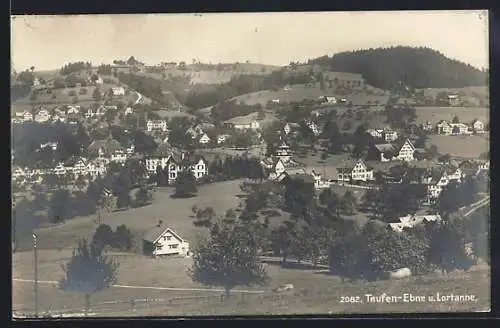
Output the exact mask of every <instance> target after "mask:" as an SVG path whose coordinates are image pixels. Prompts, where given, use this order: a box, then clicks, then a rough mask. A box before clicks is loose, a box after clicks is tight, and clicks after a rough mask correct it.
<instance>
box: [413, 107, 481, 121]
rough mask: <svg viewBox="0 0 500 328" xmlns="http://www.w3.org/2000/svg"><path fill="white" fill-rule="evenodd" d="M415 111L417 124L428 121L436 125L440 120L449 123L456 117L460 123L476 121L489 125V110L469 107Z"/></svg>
mask: <svg viewBox="0 0 500 328" xmlns="http://www.w3.org/2000/svg"><path fill="white" fill-rule="evenodd" d="M415 109H416V110H417V119H416V122H417V123H425V122H427V121H430V122H431V123H432V124H436V123H438V122H439V121H441V120H446V121H450V122H451V120H452V119H453V117H454V116H455V115H456V116H458V118H459V120H460V122H463V123H471V122H472V121H473V120H474V119H478V120H480V121H482V122H483V123H485V124H486V123H489V121H490V119H489V108H471V107H415Z"/></svg>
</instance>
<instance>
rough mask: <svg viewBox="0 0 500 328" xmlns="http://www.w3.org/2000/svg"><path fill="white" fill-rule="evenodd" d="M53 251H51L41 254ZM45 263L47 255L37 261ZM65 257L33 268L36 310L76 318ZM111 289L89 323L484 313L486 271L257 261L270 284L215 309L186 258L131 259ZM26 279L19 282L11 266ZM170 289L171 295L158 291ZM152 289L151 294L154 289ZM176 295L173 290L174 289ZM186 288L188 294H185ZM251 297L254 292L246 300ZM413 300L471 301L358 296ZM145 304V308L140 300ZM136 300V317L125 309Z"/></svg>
mask: <svg viewBox="0 0 500 328" xmlns="http://www.w3.org/2000/svg"><path fill="white" fill-rule="evenodd" d="M47 252H52V253H53V252H54V251H47ZM43 256H44V257H46V258H47V259H48V258H50V256H49V255H48V254H47V255H46V254H43ZM31 257H32V254H31V253H19V254H14V271H13V272H14V277H15V278H24V279H32V275H30V273H32V262H31ZM68 257H69V253H65V254H59V255H56V254H54V255H53V256H52V258H53V259H52V261H50V262H49V261H46V262H45V263H43V264H42V263H41V264H40V271H39V272H40V280H49V281H53V283H48V284H47V283H41V284H39V300H41V302H40V306H39V309H40V311H42V312H44V311H47V310H48V309H52V310H54V311H55V312H58V311H57V310H59V311H64V310H65V311H67V312H73V313H74V312H82V308H83V304H84V299H83V295H81V294H78V293H71V292H64V291H61V290H59V289H58V288H57V284H56V281H57V280H58V279H59V278H60V277H61V276H62V271H61V269H60V263H61V262H62V261H64V260H65V259H66V258H68ZM119 261H120V267H119V275H118V284H119V285H125V286H130V287H111V288H109V289H106V290H103V291H101V292H98V293H96V294H94V295H93V296H92V298H91V312H94V313H96V315H97V316H145V315H154V316H180V315H183V316H192V315H202V316H203V315H266V314H267V315H291V314H323V315H327V314H333V315H335V314H348V313H397V312H407V313H414V312H455V311H464V312H471V311H488V310H489V309H490V285H489V284H490V269H489V267H488V266H486V265H477V266H475V267H473V268H472V269H471V270H469V271H456V272H453V273H450V274H448V275H443V274H441V273H438V272H435V273H431V274H428V275H425V276H419V277H411V278H408V279H405V280H381V281H375V282H366V281H355V282H349V281H342V279H341V278H340V277H338V276H334V275H330V274H328V273H327V271H326V270H325V269H324V268H316V269H313V268H312V267H311V266H310V265H304V264H303V265H298V264H295V265H294V264H293V262H292V263H290V265H289V267H282V266H281V265H278V264H277V259H269V260H264V262H265V263H266V264H265V265H266V268H267V271H268V275H269V276H270V278H271V282H270V284H269V285H267V286H254V287H243V286H238V287H236V288H235V290H234V291H233V293H232V295H231V297H230V299H229V300H227V301H224V302H221V301H220V299H219V294H220V293H221V291H220V290H219V289H217V290H212V291H210V290H206V289H205V288H207V287H204V286H201V285H198V284H195V283H193V282H192V281H191V279H190V278H189V276H188V275H187V273H186V270H187V268H188V267H189V266H190V264H191V260H190V259H188V258H168V259H165V260H154V259H150V258H146V257H142V258H141V257H138V256H122V257H120V258H119ZM16 266H18V267H21V266H23V267H24V268H25V269H24V271H23V272H26V273H27V274H25V275H24V276H19V275H18V273H17V272H16V270H15V267H16ZM282 284H293V286H294V290H293V291H291V292H285V293H282V294H277V293H275V292H273V289H274V288H275V287H277V286H280V285H282ZM165 287H174V288H173V289H174V290H167V289H161V288H165ZM155 288H156V289H155ZM176 288H177V290H175V289H176ZM190 289H193V290H190ZM251 292H254V293H251ZM383 293H385V294H386V295H387V296H403V294H405V293H408V294H412V295H414V296H415V295H418V296H428V295H435V294H436V293H440V294H450V293H453V294H454V295H474V297H475V300H474V301H468V302H450V301H448V302H429V301H426V302H403V301H400V302H398V303H385V302H379V303H369V302H367V300H366V297H365V295H366V294H372V295H374V296H379V295H382V294H383ZM342 296H348V297H351V296H354V297H359V298H360V300H361V302H359V303H344V302H341V297H342ZM145 299H149V300H151V301H150V303H149V304H148V305H146V304H145V303H142V304H141V302H140V300H145ZM132 300H136V302H137V306H136V311H131V305H130V302H131V301H132ZM33 304H34V302H33V283H31V282H20V281H14V283H13V312H17V311H23V312H31V313H32V311H33V307H34V306H33Z"/></svg>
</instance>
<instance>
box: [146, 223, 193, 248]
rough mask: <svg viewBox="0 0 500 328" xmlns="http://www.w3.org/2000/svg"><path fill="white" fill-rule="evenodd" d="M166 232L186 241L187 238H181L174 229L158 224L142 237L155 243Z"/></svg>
mask: <svg viewBox="0 0 500 328" xmlns="http://www.w3.org/2000/svg"><path fill="white" fill-rule="evenodd" d="M166 232H170V233H171V234H172V236H174V237H175V238H176V239H178V240H179V241H181V242H184V241H185V240H184V239H182V238H181V236H179V235H178V234H177V233H176V232H175V231H173V230H172V229H170V228H167V227H164V226H159V227H158V226H156V227H154V228H153V229H151V230H150V231H149V232H148V233H147V234H146V235H145V236H144V238H142V239H143V240H145V241H149V242H150V243H152V244H154V243H156V242H157V241H158V239H159V238H160V237H161V236H162V235H164V234H165V233H166Z"/></svg>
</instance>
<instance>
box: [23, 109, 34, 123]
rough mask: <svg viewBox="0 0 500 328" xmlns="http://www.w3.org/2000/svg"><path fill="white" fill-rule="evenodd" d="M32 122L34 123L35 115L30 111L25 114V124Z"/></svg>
mask: <svg viewBox="0 0 500 328" xmlns="http://www.w3.org/2000/svg"><path fill="white" fill-rule="evenodd" d="M31 121H33V114H32V113H30V112H28V111H25V112H23V122H31Z"/></svg>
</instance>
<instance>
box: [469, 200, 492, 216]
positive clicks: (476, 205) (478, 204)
mask: <svg viewBox="0 0 500 328" xmlns="http://www.w3.org/2000/svg"><path fill="white" fill-rule="evenodd" d="M489 202H490V196H487V197H486V198H484V199H481V200H480V201H478V202H476V203H474V204H472V208H471V209H470V210H468V211H467V212H466V213H465V214H464V217H467V216H469V215H471V214H472V213H474V212H475V211H477V210H478V209H480V208H481V207H483V206H484V205H486V204H488V203H489Z"/></svg>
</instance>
